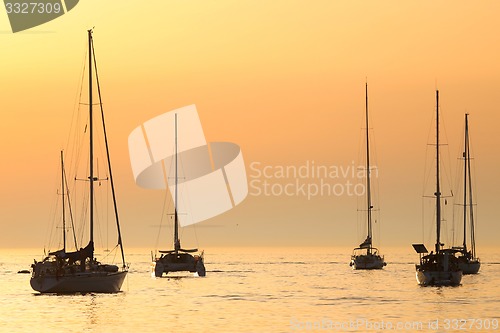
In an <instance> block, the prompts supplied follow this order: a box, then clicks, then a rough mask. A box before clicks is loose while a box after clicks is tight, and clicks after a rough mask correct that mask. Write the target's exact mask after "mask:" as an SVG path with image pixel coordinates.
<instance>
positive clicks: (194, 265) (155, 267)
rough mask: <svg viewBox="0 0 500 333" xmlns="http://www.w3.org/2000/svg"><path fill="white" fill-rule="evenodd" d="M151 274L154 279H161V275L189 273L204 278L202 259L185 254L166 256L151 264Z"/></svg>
mask: <svg viewBox="0 0 500 333" xmlns="http://www.w3.org/2000/svg"><path fill="white" fill-rule="evenodd" d="M151 268H152V273H153V274H154V276H156V277H161V276H162V275H163V273H165V274H168V273H170V272H191V273H197V274H198V276H205V275H206V271H205V265H204V263H203V258H202V257H200V256H194V257H193V256H192V255H190V254H187V253H182V254H179V255H176V254H168V255H166V256H164V257H163V258H158V259H156V260H155V261H154V262H153V263H152V267H151Z"/></svg>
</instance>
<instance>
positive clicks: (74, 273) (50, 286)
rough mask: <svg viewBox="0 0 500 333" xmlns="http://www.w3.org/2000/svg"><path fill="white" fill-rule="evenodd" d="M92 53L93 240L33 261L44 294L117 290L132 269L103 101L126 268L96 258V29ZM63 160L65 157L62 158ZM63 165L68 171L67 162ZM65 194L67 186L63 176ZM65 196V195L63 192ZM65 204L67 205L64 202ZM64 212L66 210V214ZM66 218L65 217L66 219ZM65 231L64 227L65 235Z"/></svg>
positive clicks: (36, 282) (33, 283)
mask: <svg viewBox="0 0 500 333" xmlns="http://www.w3.org/2000/svg"><path fill="white" fill-rule="evenodd" d="M88 50H89V51H88V53H89V135H90V140H89V144H90V150H89V177H88V182H89V206H90V208H89V214H88V215H89V225H90V236H89V243H88V244H87V245H86V246H85V247H84V248H80V249H79V250H77V251H73V252H68V251H67V249H66V242H65V241H64V246H63V248H62V249H60V250H58V251H54V252H49V255H48V256H46V257H45V258H44V259H43V260H42V261H40V262H37V261H36V260H35V262H34V264H32V276H31V279H30V284H31V287H32V288H33V289H34V290H36V291H38V292H40V293H89V292H95V293H116V292H119V291H120V288H121V286H122V284H123V281H124V279H125V276H126V275H127V271H128V268H127V266H126V264H125V255H124V252H123V243H122V237H121V231H120V224H119V221H118V211H117V208H116V196H115V189H114V183H113V176H112V172H111V164H110V157H109V149H108V143H107V136H106V127H105V125H104V114H103V110H102V104H101V103H100V104H101V114H102V121H103V131H104V140H105V148H106V153H107V162H108V171H109V180H110V184H111V192H112V196H113V203H114V212H115V218H116V224H117V232H118V245H119V247H120V251H121V258H122V263H123V264H122V267H121V268H120V267H118V266H116V265H112V264H103V263H101V262H99V261H97V259H96V258H95V257H94V182H96V181H98V180H99V179H98V178H97V177H96V175H95V173H94V143H93V135H94V134H93V133H94V126H93V102H92V83H93V82H92V68H93V67H95V72H96V80H97V87H98V92H99V101H100V100H101V98H100V89H99V78H98V76H97V66H96V63H95V54H94V47H93V39H92V30H88ZM61 161H62V157H61ZM61 164H62V169H63V174H64V164H63V162H61ZM62 188H63V194H64V189H65V188H66V185H65V181H64V176H63V185H62ZM63 197H64V195H63ZM63 206H64V205H63ZM63 215H64V213H63ZM63 221H64V218H63ZM64 233H65V230H64V228H63V234H64Z"/></svg>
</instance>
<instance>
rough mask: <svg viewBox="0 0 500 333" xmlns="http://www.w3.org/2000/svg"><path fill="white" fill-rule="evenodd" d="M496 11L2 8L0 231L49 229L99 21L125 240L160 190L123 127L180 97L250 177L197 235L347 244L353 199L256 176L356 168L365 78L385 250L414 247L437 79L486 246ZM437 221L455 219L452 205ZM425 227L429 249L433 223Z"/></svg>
mask: <svg viewBox="0 0 500 333" xmlns="http://www.w3.org/2000/svg"><path fill="white" fill-rule="evenodd" d="M499 12H500V3H499V2H498V1H496V0H494V1H481V2H480V3H472V2H470V1H461V0H460V1H456V0H453V1H399V0H394V1H335V0H325V1H319V0H314V1H306V0H281V1H278V0H273V1H255V0H248V1H247V0H238V1H234V0H229V1H224V0H221V1H209V2H207V1H197V0H196V1H165V0H151V1H130V0H122V1H104V2H103V1H97V0H85V1H80V3H79V4H78V5H77V6H76V7H75V8H74V9H73V10H72V11H70V12H69V13H67V14H65V15H64V16H62V17H60V18H58V19H56V20H54V21H51V22H49V23H47V24H44V25H41V26H39V27H36V28H33V29H31V30H28V31H25V32H20V33H16V34H13V33H11V31H10V26H9V22H8V18H7V15H6V14H4V13H2V14H0V45H1V52H0V60H1V61H0V91H1V92H0V101H1V112H2V121H1V122H0V142H1V144H0V149H1V151H2V164H1V174H2V176H3V181H2V186H1V187H0V191H1V192H0V193H1V199H2V200H1V206H0V207H1V208H0V226H1V229H2V232H1V233H0V243H1V244H2V247H9V246H22V247H36V248H42V247H43V246H44V244H45V243H46V241H47V228H48V227H49V226H50V218H51V216H50V208H51V207H52V205H53V201H54V197H55V196H56V193H57V192H56V191H57V187H56V186H57V177H58V172H59V171H58V169H57V168H58V159H59V151H60V149H61V148H64V147H65V145H66V140H67V137H68V133H69V125H70V123H71V117H72V114H73V110H74V109H75V104H76V102H77V100H78V86H79V82H80V79H81V75H80V74H81V70H82V64H83V61H84V57H85V51H86V38H87V35H86V30H87V29H89V28H91V27H95V30H94V31H95V32H94V38H95V48H96V53H97V61H98V66H99V71H100V73H99V74H100V80H101V89H102V93H103V98H104V103H105V110H106V115H107V119H106V120H107V126H108V131H109V137H110V145H111V150H112V151H111V152H112V159H113V162H114V173H115V178H116V186H117V192H118V200H119V206H120V207H119V208H120V215H121V219H122V228H123V239H124V243H125V246H127V245H129V246H145V247H152V246H154V244H155V242H156V237H157V228H156V227H155V226H157V225H158V224H159V220H160V217H161V214H162V205H163V198H164V194H163V193H162V192H161V191H151V190H144V189H141V188H139V187H137V186H136V185H135V183H134V179H133V176H132V171H131V168H130V161H129V155H128V147H127V138H128V135H129V134H130V132H131V131H132V130H133V129H134V128H135V127H137V126H139V125H140V124H142V123H143V122H144V121H146V120H148V119H150V118H153V117H155V116H157V115H159V114H162V113H164V112H167V111H169V110H172V109H175V108H178V107H182V106H185V105H190V104H196V106H197V108H198V112H199V116H200V119H201V122H202V124H203V128H204V131H205V136H206V138H207V140H208V141H230V142H234V143H237V144H239V145H240V147H241V149H242V151H243V157H244V160H245V164H246V167H247V175H248V178H249V179H248V180H249V182H251V181H252V180H253V181H254V183H251V184H252V186H250V193H249V195H248V197H247V198H246V200H245V201H244V202H243V203H241V204H240V205H239V206H237V207H236V208H235V209H233V210H231V211H230V212H227V213H225V214H223V215H220V216H218V217H215V218H212V219H210V220H208V221H205V222H202V223H201V224H198V225H197V226H196V238H197V243H198V244H197V245H199V246H200V247H201V248H203V247H204V246H225V245H227V246H234V245H246V246H253V245H256V246H265V245H291V246H293V245H321V246H330V245H331V246H335V245H342V246H344V245H346V246H351V245H352V246H353V247H354V246H355V245H357V244H359V243H360V242H361V241H362V240H363V230H361V229H360V228H361V225H360V224H359V220H360V218H359V213H358V212H357V207H358V206H359V205H358V199H357V197H356V196H349V195H347V194H346V193H344V194H341V195H325V194H324V193H323V195H320V194H315V195H312V196H311V197H310V198H308V197H307V195H303V192H301V190H297V187H300V184H302V183H304V184H306V185H305V186H308V184H319V183H320V182H321V179H320V178H321V177H320V178H318V177H316V178H315V177H313V176H312V175H307V176H306V177H302V178H300V179H299V182H300V184H298V185H297V179H296V178H293V177H281V176H280V175H279V174H274V173H273V174H272V175H270V176H271V177H267V178H266V177H265V175H263V174H261V173H263V172H264V168H265V167H267V169H265V170H266V172H268V174H267V175H269V172H277V171H279V168H280V167H284V168H288V169H289V170H292V169H293V168H297V169H298V168H300V167H301V166H305V165H307V164H308V163H309V165H312V164H313V163H314V165H316V166H326V167H328V168H329V170H333V169H336V170H337V171H339V170H340V172H342V170H343V171H346V170H349V168H355V166H357V165H358V163H359V162H360V161H361V163H362V160H360V156H361V155H360V151H361V150H362V136H361V135H362V127H363V121H364V118H363V117H364V84H365V80H366V79H368V83H369V98H370V101H369V103H370V112H371V114H370V116H371V121H372V123H371V127H372V128H373V131H372V134H373V137H374V138H375V142H374V143H375V145H374V147H375V150H376V152H375V151H374V161H375V163H376V166H377V168H378V177H377V179H376V184H377V185H378V186H377V187H378V189H379V190H378V196H377V198H378V201H377V203H379V204H378V205H377V206H378V207H380V214H379V216H378V217H377V226H376V233H377V234H378V235H381V239H380V244H381V247H382V248H383V247H384V246H391V245H397V246H408V249H409V251H411V249H410V248H409V246H410V244H411V243H412V242H420V241H422V220H423V216H424V215H425V214H427V212H428V211H430V214H431V216H430V218H429V220H432V203H430V204H423V200H422V194H424V192H425V191H424V183H425V181H424V171H425V168H426V167H427V168H428V167H429V166H430V164H431V163H432V154H431V155H428V154H427V153H426V152H427V150H428V149H429V148H428V146H427V144H428V143H431V142H432V140H434V138H433V128H432V126H434V125H433V118H434V111H435V90H436V88H438V89H439V90H440V94H441V100H440V104H441V110H442V114H443V120H444V127H443V128H444V129H445V134H446V137H444V136H443V140H445V141H446V142H447V143H448V144H449V145H448V146H447V149H448V150H447V151H446V153H444V155H443V156H444V157H446V159H447V160H448V165H449V166H450V167H449V170H450V176H451V177H456V173H457V170H456V166H457V158H458V156H459V155H460V151H461V149H462V148H461V145H462V142H463V138H462V135H463V122H464V113H465V112H469V113H470V132H471V143H472V149H473V150H472V152H473V155H474V157H475V160H474V162H475V167H476V174H475V181H476V183H475V186H476V187H475V188H476V193H477V203H478V206H477V243H478V246H479V251H480V249H481V246H486V245H489V246H495V245H496V242H497V239H498V236H499V231H500V226H499V223H498V217H497V211H496V210H495V207H496V206H497V205H498V202H497V200H499V199H500V193H499V191H498V189H499V188H500V181H499V177H498V170H499V166H500V146H499V145H498V143H499V141H500V137H499V136H500V132H499V131H498V129H497V127H498V126H499V124H500V112H499V108H500V61H499V59H500V36H499V34H498V31H500V21H499V20H498V13H499ZM429 156H431V157H430V158H429ZM313 161H314V162H313ZM426 161H427V162H426ZM304 168H305V167H304ZM332 168H333V169H332ZM323 178H325V177H323ZM256 179H257V180H256ZM265 179H267V180H268V182H270V183H271V184H278V185H275V189H277V188H278V186H279V184H281V185H283V186H284V185H286V184H289V183H290V184H292V185H290V186H289V187H288V189H289V190H290V191H291V192H290V191H289V193H292V192H293V191H295V190H297V191H296V192H293V195H285V194H281V195H273V194H272V193H271V195H265V194H264V192H263V191H264V187H263V186H264V185H263V181H264V180H265ZM323 180H324V181H326V182H327V183H329V184H335V183H340V184H342V185H343V186H344V185H346V181H355V179H354V178H353V177H352V174H348V175H344V176H341V177H339V178H335V179H334V177H331V175H330V176H328V177H326V178H325V179H323ZM455 183H456V182H455V181H453V182H452V185H454V184H455ZM430 184H431V186H430V187H431V189H430V190H429V191H427V192H426V193H427V194H432V186H433V185H432V182H431V183H430ZM346 186H347V185H346ZM337 189H338V188H337ZM344 189H346V188H344ZM449 200H450V202H449V205H451V201H452V200H451V199H449ZM450 211H451V210H450ZM447 219H448V221H449V223H448V224H449V225H451V220H452V215H451V213H449V214H448V216H447ZM426 223H427V222H426ZM426 227H427V228H428V229H426V231H425V232H424V235H425V236H426V239H425V240H426V241H427V242H428V244H431V243H432V242H433V240H432V238H428V237H427V236H429V235H432V234H431V232H432V231H429V228H430V227H431V225H430V224H429V223H427V225H426ZM185 233H186V235H187V234H189V231H185ZM378 235H377V237H378ZM186 237H190V236H186ZM167 242H169V240H165V243H167ZM186 242H187V241H186ZM445 242H446V239H445ZM447 245H449V243H447ZM168 246H170V244H168ZM168 246H166V247H168ZM189 246H190V244H186V247H189Z"/></svg>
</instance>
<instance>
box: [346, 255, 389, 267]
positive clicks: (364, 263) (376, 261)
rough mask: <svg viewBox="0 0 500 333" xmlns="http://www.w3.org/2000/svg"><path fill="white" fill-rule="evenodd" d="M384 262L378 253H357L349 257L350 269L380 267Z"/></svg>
mask: <svg viewBox="0 0 500 333" xmlns="http://www.w3.org/2000/svg"><path fill="white" fill-rule="evenodd" d="M385 265H386V263H385V262H384V258H382V257H380V256H378V255H358V256H354V257H352V259H351V264H350V266H351V267H352V269H382V268H383V267H384V266H385Z"/></svg>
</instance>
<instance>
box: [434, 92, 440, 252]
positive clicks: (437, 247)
mask: <svg viewBox="0 0 500 333" xmlns="http://www.w3.org/2000/svg"><path fill="white" fill-rule="evenodd" d="M435 196H436V253H438V252H439V249H440V248H441V240H440V234H441V189H440V186H439V90H436V193H435Z"/></svg>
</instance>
